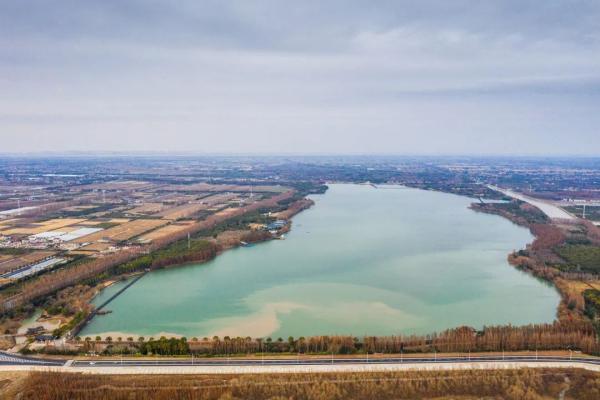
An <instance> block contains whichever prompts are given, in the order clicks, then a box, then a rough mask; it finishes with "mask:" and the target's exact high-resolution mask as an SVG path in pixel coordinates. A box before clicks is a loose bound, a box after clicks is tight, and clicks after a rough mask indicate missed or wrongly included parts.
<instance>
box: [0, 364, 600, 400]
mask: <svg viewBox="0 0 600 400" xmlns="http://www.w3.org/2000/svg"><path fill="white" fill-rule="evenodd" d="M599 377H600V374H598V373H595V372H591V371H586V370H582V369H568V368H556V369H550V368H535V369H531V368H522V369H501V370H480V369H470V370H456V371H399V372H346V373H304V374H302V373H298V374H293V373H289V374H248V375H233V374H228V375H226V374H220V375H217V374H204V375H202V374H196V375H143V374H139V375H95V374H81V373H59V372H30V373H26V372H21V373H15V372H2V373H1V375H0V379H1V381H0V382H2V386H0V395H2V397H3V398H6V399H14V398H18V399H22V400H27V399H36V400H40V399H41V400H51V399H79V400H85V399H99V400H103V399H111V400H121V399H157V400H161V399H165V400H166V399H169V400H170V399H206V400H209V399H210V400H220V399H222V400H224V399H256V400H260V399H273V400H276V399H277V400H279V399H305V400H325V399H327V400H337V399H339V400H342V399H343V400H346V399H348V400H353V399H357V400H358V399H361V400H362V399H382V400H386V399H436V400H449V399H461V400H475V399H506V400H537V399H539V400H543V399H557V398H558V399H579V400H592V399H594V400H595V399H597V398H598V397H597V396H598V392H599V391H600V379H599Z"/></svg>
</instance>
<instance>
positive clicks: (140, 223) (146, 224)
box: [73, 219, 167, 243]
mask: <svg viewBox="0 0 600 400" xmlns="http://www.w3.org/2000/svg"><path fill="white" fill-rule="evenodd" d="M166 223H167V221H163V220H160V219H136V220H133V221H130V222H125V223H124V224H121V225H119V226H114V227H112V228H108V229H105V230H103V231H100V232H96V233H92V234H91V235H87V236H83V237H80V238H78V239H75V240H73V242H75V243H87V242H95V241H98V240H101V239H105V238H106V239H108V240H111V241H115V242H120V241H123V240H128V239H131V238H132V237H134V236H138V235H141V234H142V233H144V232H147V231H149V230H151V229H154V228H158V227H159V226H162V225H165V224H166Z"/></svg>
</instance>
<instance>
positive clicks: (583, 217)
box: [581, 204, 585, 219]
mask: <svg viewBox="0 0 600 400" xmlns="http://www.w3.org/2000/svg"><path fill="white" fill-rule="evenodd" d="M581 218H582V219H585V204H584V205H583V216H582V217H581Z"/></svg>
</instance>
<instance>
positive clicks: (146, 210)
mask: <svg viewBox="0 0 600 400" xmlns="http://www.w3.org/2000/svg"><path fill="white" fill-rule="evenodd" d="M164 209H165V205H164V204H162V203H145V204H142V205H141V206H138V207H135V208H132V209H131V210H128V211H127V212H128V213H131V214H154V213H157V212H160V211H162V210H164Z"/></svg>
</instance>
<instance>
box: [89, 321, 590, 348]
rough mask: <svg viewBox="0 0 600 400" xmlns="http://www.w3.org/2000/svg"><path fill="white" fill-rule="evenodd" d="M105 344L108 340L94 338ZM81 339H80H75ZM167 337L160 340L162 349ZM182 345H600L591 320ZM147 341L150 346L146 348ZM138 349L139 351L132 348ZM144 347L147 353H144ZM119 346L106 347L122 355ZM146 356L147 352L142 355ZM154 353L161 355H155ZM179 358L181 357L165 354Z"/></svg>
mask: <svg viewBox="0 0 600 400" xmlns="http://www.w3.org/2000/svg"><path fill="white" fill-rule="evenodd" d="M98 339H99V340H98V341H99V342H102V343H103V344H107V341H106V340H102V338H98ZM79 340H81V338H79ZM165 340H166V339H164V338H161V339H160V340H159V342H160V344H161V345H166V342H165ZM179 340H181V341H183V342H186V343H187V345H188V349H189V352H191V353H194V354H198V355H215V356H218V355H231V354H256V353H260V352H265V353H307V354H308V353H310V354H332V353H333V354H356V353H362V354H364V353H371V354H372V353H388V354H398V353H402V352H404V353H432V352H439V353H452V352H461V353H466V352H469V351H470V352H493V351H522V350H530V351H535V350H540V351H541V350H567V349H571V350H579V351H582V352H585V353H587V354H594V355H600V345H599V343H598V339H597V336H596V332H595V329H594V326H593V324H592V323H591V322H589V321H584V320H581V321H573V322H569V323H567V322H555V323H553V324H539V325H526V326H520V327H514V326H510V325H507V326H492V327H485V328H484V329H483V330H481V331H477V330H475V329H473V328H470V327H460V328H456V329H449V330H446V331H444V332H441V333H435V334H431V335H408V336H402V335H398V336H367V337H364V338H358V337H353V336H312V337H307V338H305V337H299V338H294V337H288V338H287V339H283V338H277V339H275V340H274V339H272V338H266V339H263V338H258V339H253V338H250V337H229V336H225V337H223V338H219V337H216V336H215V337H213V338H202V339H197V338H192V339H191V341H187V340H186V339H185V338H182V339H179ZM84 343H86V345H93V343H91V338H85V342H84ZM147 343H154V344H153V345H151V346H150V347H144V346H145V345H146V344H147ZM122 345H123V346H126V347H128V351H132V350H133V351H134V352H135V351H138V352H142V351H146V352H148V351H150V352H154V351H153V350H152V349H154V348H155V347H154V346H157V345H158V344H156V342H155V341H153V340H151V341H149V342H145V341H144V338H138V339H137V340H134V338H128V341H127V342H123V343H122ZM136 349H137V350H136ZM142 349H145V350H142ZM122 350H123V349H122V348H115V349H113V350H111V348H107V353H110V352H111V351H116V352H120V351H122ZM143 354H146V353H143ZM157 354H165V353H164V352H163V353H157ZM169 354H181V353H169Z"/></svg>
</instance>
